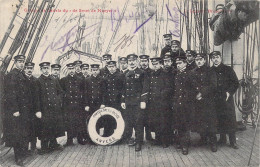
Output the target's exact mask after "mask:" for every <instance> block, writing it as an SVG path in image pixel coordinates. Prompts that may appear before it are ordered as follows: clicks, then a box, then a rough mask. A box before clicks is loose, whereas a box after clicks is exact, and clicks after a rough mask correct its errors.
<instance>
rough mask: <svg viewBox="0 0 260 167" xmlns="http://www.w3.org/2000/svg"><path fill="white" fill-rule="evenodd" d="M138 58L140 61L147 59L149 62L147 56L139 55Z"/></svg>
mask: <svg viewBox="0 0 260 167" xmlns="http://www.w3.org/2000/svg"><path fill="white" fill-rule="evenodd" d="M139 58H140V59H147V60H149V56H148V55H140V56H139Z"/></svg>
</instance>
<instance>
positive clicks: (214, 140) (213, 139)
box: [200, 132, 217, 144]
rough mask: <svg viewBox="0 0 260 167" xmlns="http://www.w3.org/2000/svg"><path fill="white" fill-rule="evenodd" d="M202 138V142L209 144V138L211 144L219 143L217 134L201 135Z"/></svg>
mask: <svg viewBox="0 0 260 167" xmlns="http://www.w3.org/2000/svg"><path fill="white" fill-rule="evenodd" d="M200 137H201V140H202V141H205V143H206V142H207V138H208V139H209V142H210V144H216V143H217V136H216V134H215V133H209V132H208V133H200Z"/></svg>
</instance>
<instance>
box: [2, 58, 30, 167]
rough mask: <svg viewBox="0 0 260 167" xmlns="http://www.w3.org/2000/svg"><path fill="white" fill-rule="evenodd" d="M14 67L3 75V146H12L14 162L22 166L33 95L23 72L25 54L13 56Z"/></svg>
mask: <svg viewBox="0 0 260 167" xmlns="http://www.w3.org/2000/svg"><path fill="white" fill-rule="evenodd" d="M14 60H15V62H14V65H15V67H14V69H13V70H12V71H10V72H9V73H8V74H7V75H6V77H5V83H4V91H5V92H4V94H5V110H4V135H5V146H6V147H13V148H14V156H15V162H16V164H17V165H20V166H23V161H24V159H25V153H26V151H27V150H28V143H29V141H30V133H31V131H30V120H29V115H30V113H31V112H33V105H32V104H33V103H32V102H33V98H34V97H33V95H32V93H31V88H30V85H29V84H28V82H27V80H26V78H25V75H24V73H23V72H22V70H23V67H24V61H25V56H24V55H17V56H15V57H14Z"/></svg>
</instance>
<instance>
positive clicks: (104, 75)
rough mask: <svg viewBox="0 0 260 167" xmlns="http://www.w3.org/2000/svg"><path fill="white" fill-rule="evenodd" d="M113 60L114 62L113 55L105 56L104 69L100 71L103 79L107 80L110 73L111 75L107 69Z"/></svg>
mask: <svg viewBox="0 0 260 167" xmlns="http://www.w3.org/2000/svg"><path fill="white" fill-rule="evenodd" d="M111 60H112V55H111V54H104V55H103V56H102V62H103V64H104V68H102V69H100V75H101V76H102V77H103V78H105V77H106V76H107V75H108V73H109V71H108V69H107V62H108V61H111Z"/></svg>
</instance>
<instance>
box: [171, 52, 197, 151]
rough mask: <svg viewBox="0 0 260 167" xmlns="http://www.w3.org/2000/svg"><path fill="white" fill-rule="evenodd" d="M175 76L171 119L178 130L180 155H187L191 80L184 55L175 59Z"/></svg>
mask: <svg viewBox="0 0 260 167" xmlns="http://www.w3.org/2000/svg"><path fill="white" fill-rule="evenodd" d="M176 64H177V69H178V71H177V74H176V75H175V78H174V92H173V94H174V95H173V110H174V113H173V117H174V121H173V123H174V128H175V129H177V130H178V138H177V141H176V142H177V144H180V146H181V147H180V148H181V149H182V154H184V155H187V154H188V146H189V142H190V110H191V108H193V107H192V103H190V102H191V100H190V98H192V97H193V96H192V88H191V83H192V81H191V78H190V75H189V73H188V71H187V69H186V67H187V61H186V57H185V54H182V55H181V56H178V57H177V58H176Z"/></svg>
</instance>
